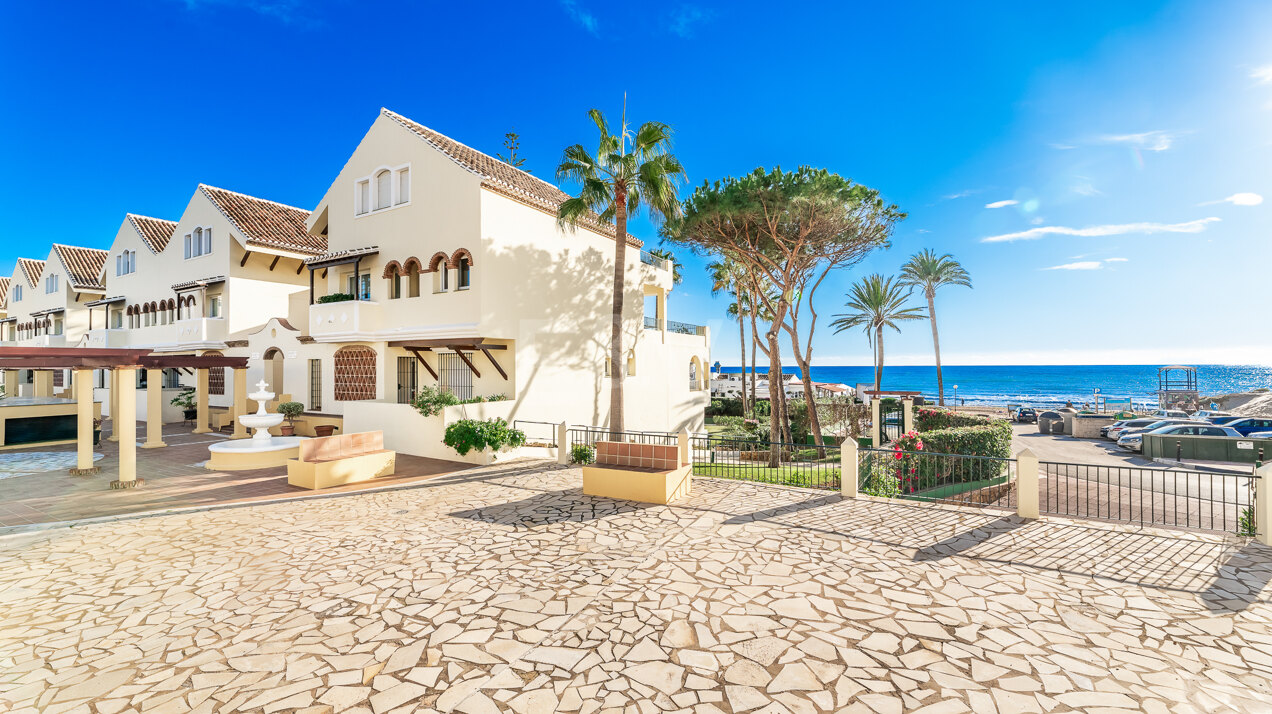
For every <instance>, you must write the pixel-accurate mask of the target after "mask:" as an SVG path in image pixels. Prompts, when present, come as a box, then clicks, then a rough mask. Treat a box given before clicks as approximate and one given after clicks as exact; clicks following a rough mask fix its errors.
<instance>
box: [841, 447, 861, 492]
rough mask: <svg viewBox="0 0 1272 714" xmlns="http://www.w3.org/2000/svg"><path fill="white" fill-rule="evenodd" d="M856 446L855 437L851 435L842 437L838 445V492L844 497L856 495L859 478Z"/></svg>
mask: <svg viewBox="0 0 1272 714" xmlns="http://www.w3.org/2000/svg"><path fill="white" fill-rule="evenodd" d="M858 447H859V445H858V444H857V439H856V438H855V437H853V436H846V437H844V440H843V442H842V443H841V444H840V445H839V493H840V495H841V496H843V497H844V498H856V497H857V483H858V482H859V481H860V480H861V478H860V475H859V474H858V469H859V467H860V464H861V461H860V457H859V456H858V453H857V450H858Z"/></svg>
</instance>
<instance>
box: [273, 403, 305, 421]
mask: <svg viewBox="0 0 1272 714" xmlns="http://www.w3.org/2000/svg"><path fill="white" fill-rule="evenodd" d="M274 411H276V412H278V413H279V414H282V415H283V417H284V418H285V419H287V423H288V424H295V423H296V417H298V416H300V415H301V414H304V413H305V405H304V404H301V403H300V402H282V403H281V404H279V405H278V406H277V407H275V409H274Z"/></svg>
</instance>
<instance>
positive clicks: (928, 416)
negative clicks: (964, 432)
mask: <svg viewBox="0 0 1272 714" xmlns="http://www.w3.org/2000/svg"><path fill="white" fill-rule="evenodd" d="M994 421H999V420H995V419H989V418H987V417H983V416H978V415H976V414H959V413H958V412H952V411H950V410H948V409H926V408H923V409H919V410H918V413H917V414H915V415H914V428H915V430H916V431H920V432H925V431H933V430H935V429H951V428H954V427H960V426H985V425H986V424H990V423H993V422H994ZM1004 423H1006V422H1004Z"/></svg>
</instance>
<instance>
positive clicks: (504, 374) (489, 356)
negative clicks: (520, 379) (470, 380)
mask: <svg viewBox="0 0 1272 714" xmlns="http://www.w3.org/2000/svg"><path fill="white" fill-rule="evenodd" d="M481 353H482V354H484V355H486V359H488V360H490V363H491V364H493V365H494V366H495V369H497V370H499V376H500V377H503V378H504V381H505V382H506V381H508V373H507V372H505V371H504V370H503V367H500V366H499V363H498V362H496V361H495V356H494V355H492V354H490V350H488V349H486V348H485V347H483V348H481Z"/></svg>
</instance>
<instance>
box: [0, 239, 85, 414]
mask: <svg viewBox="0 0 1272 714" xmlns="http://www.w3.org/2000/svg"><path fill="white" fill-rule="evenodd" d="M105 262H106V251H104V250H99V249H96V248H82V247H78V246H70V245H62V244H59V243H55V244H53V247H52V248H51V249H50V250H49V254H48V255H47V256H46V257H45V259H44V260H34V259H30V258H18V260H17V265H16V266H15V268H14V271H13V275H12V276H11V277H10V278H9V291H8V302H7V305H8V307H7V314H6V316H5V317H4V319H3V320H0V338H3V340H0V344H4V345H13V346H24V347H66V346H68V345H74V344H76V342H77V341H78V340H79V339H80V338H81V337H82V336H83V335H84V334H85V333H86V332H87V331H88V314H89V308H88V307H87V305H88V303H90V302H93V301H94V300H98V299H100V298H101V297H102V295H103V294H104V293H105V290H106V286H105V284H104V282H103V281H104V276H103V274H102V273H103V267H104V265H105ZM13 371H14V372H15V373H14V374H6V375H5V393H6V394H12V395H13V396H37V397H52V396H55V395H58V394H61V393H63V391H64V390H65V389H66V387H68V386H69V384H70V382H69V373H68V371H67V370H48V371H38V372H32V371H30V370H13Z"/></svg>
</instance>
